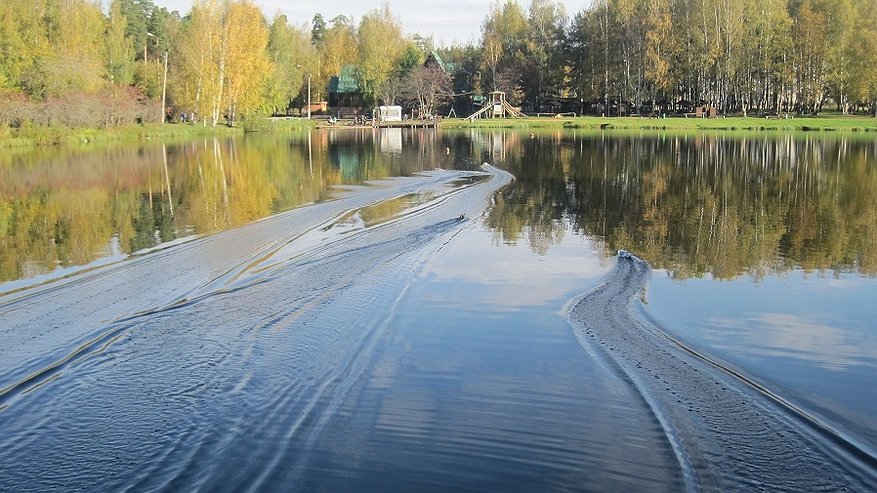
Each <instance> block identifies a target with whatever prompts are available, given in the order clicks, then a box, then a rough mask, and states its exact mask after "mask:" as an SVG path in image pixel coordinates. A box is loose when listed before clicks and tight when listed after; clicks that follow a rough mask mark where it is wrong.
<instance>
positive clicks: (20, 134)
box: [0, 119, 314, 148]
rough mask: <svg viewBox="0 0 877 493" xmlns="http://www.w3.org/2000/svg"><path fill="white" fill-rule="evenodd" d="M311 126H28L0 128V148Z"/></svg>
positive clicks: (293, 122)
mask: <svg viewBox="0 0 877 493" xmlns="http://www.w3.org/2000/svg"><path fill="white" fill-rule="evenodd" d="M313 125H314V123H313V122H311V121H307V120H301V119H289V120H286V119H277V120H268V119H252V120H250V121H242V122H241V124H240V125H239V126H238V127H237V128H229V127H227V126H225V125H217V126H215V127H213V126H205V125H183V124H175V123H170V124H157V123H149V124H144V125H130V126H125V127H112V128H67V127H37V126H30V127H25V128H20V129H12V128H7V127H0V148H4V147H6V148H9V147H35V146H43V145H82V144H93V143H102V142H115V141H126V140H128V141H131V140H147V139H165V140H174V139H185V138H190V137H197V136H229V135H240V134H243V133H244V132H278V131H280V132H282V131H299V130H304V129H307V128H310V127H313Z"/></svg>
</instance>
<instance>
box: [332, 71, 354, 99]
mask: <svg viewBox="0 0 877 493" xmlns="http://www.w3.org/2000/svg"><path fill="white" fill-rule="evenodd" d="M356 92H359V83H358V82H357V81H356V67H355V66H354V65H345V66H343V67H341V73H340V74H338V75H336V76H335V77H332V78H331V79H329V93H330V94H350V93H356Z"/></svg>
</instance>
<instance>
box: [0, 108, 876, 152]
mask: <svg viewBox="0 0 877 493" xmlns="http://www.w3.org/2000/svg"><path fill="white" fill-rule="evenodd" d="M339 123H340V124H339V125H337V126H336V125H332V126H327V125H321V124H319V123H318V121H317V120H311V121H308V120H306V119H302V118H296V119H276V120H267V119H266V120H265V122H264V123H263V122H258V123H254V124H252V125H247V124H245V123H244V122H242V125H241V126H239V127H229V126H226V125H216V126H210V125H191V124H178V123H165V124H157V123H151V124H139V125H130V126H122V127H110V128H67V127H38V126H32V127H27V128H24V129H10V128H0V149H2V148H35V147H43V146H66V145H89V144H95V143H109V142H123V141H145V140H178V139H186V138H192V137H200V136H223V137H228V136H236V135H243V134H244V133H247V132H276V131H302V130H307V129H321V130H327V129H357V128H358V129H368V128H371V127H370V126H352V125H345V124H344V123H345V121H343V120H342V121H341V122H339ZM424 123H426V122H424ZM429 125H430V126H433V125H435V122H429ZM409 126H411V127H412V128H417V127H418V125H417V123H416V122H412V123H410V124H409ZM436 127H437V128H440V129H446V130H457V129H460V130H465V129H509V130H585V131H604V132H630V131H640V132H664V131H679V132H717V133H725V132H762V133H764V132H766V133H778V132H779V133H781V132H814V133H821V132H825V133H877V118H873V117H865V116H841V115H830V116H816V117H811V116H795V117H789V118H764V117H762V118H758V117H741V116H731V117H724V118H723V117H719V118H684V117H677V116H672V117H665V118H649V117H636V116H633V117H630V116H628V117H601V116H570V117H555V118H552V117H524V118H494V119H478V120H475V121H469V120H467V119H465V118H443V119H441V120H440V123H439V124H438V125H437V126H436Z"/></svg>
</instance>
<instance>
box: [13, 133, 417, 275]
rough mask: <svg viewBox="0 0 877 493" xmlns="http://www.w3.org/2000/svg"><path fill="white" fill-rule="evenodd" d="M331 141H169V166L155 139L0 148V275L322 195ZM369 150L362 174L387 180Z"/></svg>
mask: <svg viewBox="0 0 877 493" xmlns="http://www.w3.org/2000/svg"><path fill="white" fill-rule="evenodd" d="M315 135H319V134H315ZM328 146H329V144H328V142H327V143H326V145H325V146H324V145H321V144H319V142H318V141H317V140H316V139H313V140H312V139H311V138H310V136H309V135H308V134H301V135H298V134H295V135H281V134H272V135H264V136H258V137H254V138H247V139H237V140H228V141H214V140H212V139H210V140H201V141H191V142H188V143H185V144H181V145H177V146H170V147H168V167H167V171H166V169H165V167H164V164H163V158H164V154H163V149H162V147H161V146H160V145H158V146H146V147H122V146H119V147H108V148H104V149H98V150H90V151H85V150H77V149H72V148H58V149H39V150H34V151H31V152H27V153H23V152H10V153H4V154H2V155H0V281H6V280H10V279H18V278H21V277H27V276H30V275H33V274H38V273H43V272H49V271H51V270H53V269H55V268H56V267H57V266H59V265H62V266H65V265H80V264H85V263H88V262H90V261H92V260H94V259H95V258H97V257H98V256H100V255H105V254H106V250H107V246H108V245H109V243H110V240H111V238H112V237H113V235H116V236H118V239H119V244H120V247H121V249H122V251H123V252H132V251H136V250H140V249H143V248H149V247H152V246H155V245H156V244H157V243H159V242H162V241H168V240H171V239H174V238H177V237H180V236H185V235H190V234H200V233H209V232H212V231H217V230H219V229H224V228H228V227H234V226H238V225H242V224H245V223H247V222H250V221H252V220H254V219H258V218H261V217H264V216H266V215H269V214H271V213H274V212H278V211H282V210H287V209H290V208H292V207H296V206H299V205H301V204H306V203H312V202H316V201H318V200H321V199H323V198H325V197H326V196H327V187H329V186H331V185H336V184H340V183H341V182H342V178H341V174H340V173H339V171H338V170H336V169H334V168H333V167H332V166H331V164H330V162H329V160H328V157H329V154H330V152H329V151H328ZM368 149H370V150H369V151H367V152H365V154H370V155H371V157H370V158H369V159H370V160H371V162H372V163H373V164H372V165H370V166H369V170H368V172H367V173H363V174H364V175H366V176H369V177H374V178H385V177H386V176H388V175H387V173H389V172H390V168H392V166H391V165H389V164H387V163H386V162H384V161H382V160H380V159H379V158H377V157H376V155H377V151H376V150H374V148H373V146H372V147H370V148H368ZM400 162H402V161H400ZM120 163H124V164H120ZM397 164H398V163H397ZM166 172H167V173H168V175H165V173H166ZM168 183H169V184H170V186H171V190H168V189H167V184H168ZM172 208H173V213H171V209H172Z"/></svg>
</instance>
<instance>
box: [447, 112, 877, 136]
mask: <svg viewBox="0 0 877 493" xmlns="http://www.w3.org/2000/svg"><path fill="white" fill-rule="evenodd" d="M442 128H580V129H591V130H748V131H780V132H781V131H822V132H829V131H843V132H877V119H875V118H868V117H847V116H823V117H794V118H789V119H775V118H774V119H767V118H755V117H748V118H745V117H727V118H714V119H704V118H681V117H668V118H657V119H656V118H640V117H598V116H583V117H569V118H504V119H484V120H475V121H474V122H470V121H468V120H465V119H445V120H442Z"/></svg>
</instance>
